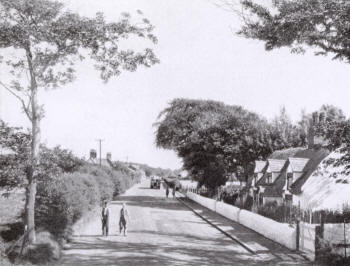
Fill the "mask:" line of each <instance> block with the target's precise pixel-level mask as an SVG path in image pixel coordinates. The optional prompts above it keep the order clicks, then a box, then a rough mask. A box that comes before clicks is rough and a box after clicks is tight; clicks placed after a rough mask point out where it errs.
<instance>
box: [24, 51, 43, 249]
mask: <svg viewBox="0 0 350 266" xmlns="http://www.w3.org/2000/svg"><path fill="white" fill-rule="evenodd" d="M26 55H27V62H28V68H29V73H30V81H31V84H30V90H31V97H30V101H31V104H30V105H31V117H29V119H30V120H31V122H32V139H31V147H30V148H31V153H30V166H29V171H27V180H28V186H27V188H26V206H25V212H26V213H25V214H26V217H25V220H26V225H27V230H28V231H27V232H28V241H29V243H30V244H32V243H34V242H35V218H34V217H35V196H36V184H37V183H36V182H37V181H36V178H37V166H38V162H39V148H40V119H41V114H40V107H39V105H38V99H37V98H38V95H37V92H38V86H37V83H36V79H35V72H34V67H33V62H32V53H31V50H30V48H29V45H28V47H27V48H26Z"/></svg>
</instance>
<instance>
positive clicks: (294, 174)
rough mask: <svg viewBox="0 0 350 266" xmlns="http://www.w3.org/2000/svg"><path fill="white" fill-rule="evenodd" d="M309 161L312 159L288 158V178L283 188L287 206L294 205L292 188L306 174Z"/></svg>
mask: <svg viewBox="0 0 350 266" xmlns="http://www.w3.org/2000/svg"><path fill="white" fill-rule="evenodd" d="M309 161H310V159H308V158H295V157H289V158H288V167H287V172H286V178H285V182H284V186H283V188H282V196H283V199H284V202H286V203H287V204H292V202H293V194H292V193H291V192H290V189H291V186H292V185H293V183H294V182H295V181H296V180H298V179H299V178H300V177H301V176H302V175H303V174H304V173H305V167H306V165H307V163H308V162H309Z"/></svg>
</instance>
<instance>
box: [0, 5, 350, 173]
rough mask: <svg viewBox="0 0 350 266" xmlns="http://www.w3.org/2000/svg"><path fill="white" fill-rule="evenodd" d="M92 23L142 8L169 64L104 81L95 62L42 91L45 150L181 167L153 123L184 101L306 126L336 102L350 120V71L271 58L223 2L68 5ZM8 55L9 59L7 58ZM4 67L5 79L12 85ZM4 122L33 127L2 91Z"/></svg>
mask: <svg viewBox="0 0 350 266" xmlns="http://www.w3.org/2000/svg"><path fill="white" fill-rule="evenodd" d="M63 2H64V3H65V4H66V5H67V7H68V8H69V9H70V10H71V11H74V12H78V13H79V14H81V15H84V16H90V17H91V16H94V14H95V13H96V12H97V11H102V12H104V14H105V17H106V19H107V20H110V21H112V20H118V18H120V13H122V12H130V13H131V14H136V10H138V9H139V10H142V12H143V13H144V15H145V16H146V17H147V18H148V19H149V20H150V21H151V23H152V24H154V25H155V27H156V28H155V31H154V33H155V35H156V36H157V37H158V39H159V42H158V44H157V45H156V46H154V51H155V53H156V54H157V56H158V58H159V59H160V64H157V65H155V66H153V67H152V68H140V69H138V71H136V72H133V73H128V72H124V73H122V75H121V76H119V77H116V78H113V79H111V80H110V81H109V82H108V83H107V84H105V83H103V82H102V81H101V80H100V79H99V77H98V73H97V72H96V71H94V69H93V67H92V66H91V64H90V62H89V61H84V62H83V63H79V64H77V65H76V69H77V79H76V80H75V81H74V82H73V83H71V84H68V85H65V86H64V87H62V88H60V89H57V90H52V91H47V92H42V93H41V94H40V97H39V101H40V103H41V104H44V107H45V118H44V119H43V120H42V122H41V126H42V128H41V137H42V142H43V143H45V144H46V145H48V146H49V147H54V146H56V145H61V147H63V148H67V149H70V150H72V151H73V152H74V153H75V154H76V155H78V156H80V157H81V156H85V157H88V156H89V150H90V149H92V148H94V149H98V142H97V141H96V140H97V139H103V140H104V141H103V142H102V157H105V154H106V153H107V152H111V153H112V159H113V160H122V161H126V160H128V161H132V162H140V163H147V164H149V165H151V166H156V167H158V166H159V167H164V168H171V169H176V168H179V167H181V160H180V159H179V158H177V156H176V154H175V153H174V152H173V151H166V150H162V149H158V148H156V146H155V130H156V128H155V127H154V126H153V124H154V123H155V122H156V121H157V116H158V114H159V112H161V111H162V110H163V109H164V108H166V107H167V105H168V104H169V102H170V101H171V100H172V99H174V98H191V99H204V100H206V99H210V100H217V101H221V102H224V103H226V104H230V105H241V106H244V107H245V108H246V109H248V110H251V111H254V112H257V113H259V114H260V115H262V116H264V117H266V118H272V117H274V116H275V115H276V114H277V113H278V111H279V109H280V108H281V107H282V106H285V107H286V109H287V112H288V113H289V115H290V116H291V118H292V119H293V120H294V121H296V120H298V118H299V117H300V113H301V110H302V109H305V110H306V111H307V112H312V111H315V110H316V109H318V108H319V107H320V106H321V105H322V104H326V103H327V104H333V105H336V106H338V107H340V108H342V109H343V110H344V113H345V114H346V115H347V116H349V114H350V105H349V104H348V103H349V99H350V97H349V96H350V93H349V88H350V77H349V73H350V72H349V70H350V65H349V64H346V63H345V62H339V61H333V60H331V58H330V57H320V56H314V55H313V51H312V50H310V51H309V52H307V53H306V54H304V55H295V54H291V53H290V52H289V50H288V49H287V48H283V49H279V50H274V51H271V52H266V51H265V50H264V44H263V43H262V42H259V41H256V40H247V39H244V38H242V37H240V36H237V35H236V34H235V32H236V31H237V30H238V29H239V27H240V21H239V19H238V18H237V17H236V16H235V14H233V13H232V12H228V11H226V10H224V9H221V8H218V7H217V6H216V5H215V4H214V1H213V0H191V1H188V0H166V1H164V0H99V1H96V0H63ZM1 53H4V52H3V51H0V54H1ZM6 73H7V72H6V69H5V68H2V69H0V79H2V78H5V79H6V75H7V74H6ZM0 118H1V119H3V120H4V121H5V122H7V123H8V124H9V125H11V126H22V127H24V128H26V127H28V126H29V123H28V121H27V119H26V117H25V115H24V114H23V113H22V112H21V110H20V105H19V103H18V102H17V100H16V99H14V97H12V96H11V95H9V94H8V93H7V92H6V91H5V90H3V89H2V88H0Z"/></svg>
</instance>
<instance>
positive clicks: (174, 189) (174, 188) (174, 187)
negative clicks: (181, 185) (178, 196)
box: [173, 185, 176, 198]
mask: <svg viewBox="0 0 350 266" xmlns="http://www.w3.org/2000/svg"><path fill="white" fill-rule="evenodd" d="M175 191H176V186H175V185H174V186H173V198H175Z"/></svg>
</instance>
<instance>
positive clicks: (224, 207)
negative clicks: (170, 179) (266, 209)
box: [186, 192, 296, 249]
mask: <svg viewBox="0 0 350 266" xmlns="http://www.w3.org/2000/svg"><path fill="white" fill-rule="evenodd" d="M186 195H187V197H188V198H190V199H191V200H193V201H195V202H197V203H199V204H200V205H202V206H204V207H206V208H208V209H210V210H212V211H215V212H217V213H218V214H220V215H222V216H224V217H226V218H228V219H230V220H232V221H235V222H238V223H240V224H242V225H244V226H246V227H248V228H250V229H252V230H254V231H255V232H257V233H259V234H261V235H263V236H265V237H266V238H269V239H271V240H273V241H275V242H277V243H279V244H281V245H283V246H285V247H287V248H290V249H296V229H295V228H294V227H290V226H289V225H288V224H283V223H278V222H276V221H274V220H272V219H269V218H266V217H263V216H261V215H258V214H255V213H253V212H249V211H246V210H243V209H239V208H237V207H235V206H232V205H229V204H226V203H223V202H217V201H215V200H212V199H208V198H205V197H202V196H200V195H197V194H194V193H192V192H187V194H186Z"/></svg>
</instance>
